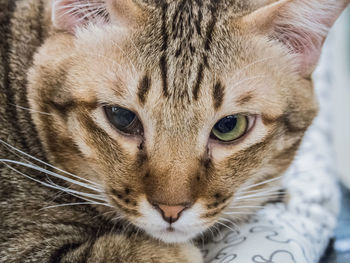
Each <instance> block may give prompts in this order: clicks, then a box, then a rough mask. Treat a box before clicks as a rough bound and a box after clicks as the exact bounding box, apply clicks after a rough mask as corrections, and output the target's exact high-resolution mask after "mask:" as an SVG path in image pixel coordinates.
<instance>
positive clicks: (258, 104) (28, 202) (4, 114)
mask: <svg viewBox="0 0 350 263" xmlns="http://www.w3.org/2000/svg"><path fill="white" fill-rule="evenodd" d="M11 2H12V1H11ZM257 2H259V3H260V4H257ZM271 2H274V1H243V0H232V1H209V0H205V1H186V0H183V1H158V0H154V1H151V0H150V1H134V2H130V1H120V2H118V4H116V3H114V4H113V1H112V2H111V1H109V2H108V3H110V5H107V7H108V8H109V9H108V10H109V12H110V16H111V19H110V20H111V21H112V22H108V23H107V24H103V25H88V26H87V27H86V28H85V29H81V30H80V31H78V32H77V33H72V32H71V31H69V30H68V32H64V31H62V28H59V29H61V30H58V29H57V28H53V27H52V25H51V23H50V22H49V20H48V18H49V13H50V12H49V11H50V10H51V8H50V1H43V2H41V1H36V0H17V1H16V3H15V4H14V3H13V2H12V3H11V4H10V1H6V0H0V10H5V11H1V12H0V15H1V16H0V19H2V21H1V28H0V29H1V30H0V41H1V56H2V58H3V61H4V63H2V64H0V66H1V68H0V74H1V75H0V77H1V83H0V85H1V86H0V88H1V93H0V105H1V106H2V107H1V109H0V121H1V126H0V127H1V129H0V138H1V140H3V141H5V142H7V143H9V144H11V145H13V146H14V147H16V148H18V149H21V150H23V151H25V152H27V153H28V154H31V155H33V156H36V157H37V158H39V159H41V160H48V161H49V162H50V163H51V164H53V165H55V166H56V167H59V168H60V169H63V170H65V171H67V172H69V173H72V174H75V175H78V176H79V177H81V178H84V179H88V180H90V181H92V182H94V183H96V184H98V185H99V187H100V188H101V189H102V193H100V194H96V192H95V191H94V190H93V189H86V188H84V187H83V186H81V185H74V184H73V185H66V182H64V181H61V180H55V179H52V180H53V181H54V182H55V183H56V184H59V185H63V186H65V187H68V186H69V187H71V189H74V190H75V191H80V193H83V194H86V195H84V196H89V198H88V199H90V200H92V201H96V200H99V199H98V198H103V199H104V201H103V202H105V204H108V205H109V206H108V207H106V206H102V205H98V204H96V205H89V206H87V205H85V206H66V207H56V208H52V209H47V210H40V208H43V207H47V206H50V205H55V204H56V205H57V204H58V205H60V204H65V203H74V202H80V201H79V199H78V198H76V197H74V196H70V195H59V196H57V191H56V190H51V189H49V188H47V187H45V186H42V185H40V184H38V183H37V182H33V181H30V180H29V179H28V178H25V177H23V174H21V173H19V172H20V171H22V173H24V174H28V175H31V176H32V177H34V178H36V179H38V180H40V181H42V182H45V175H44V174H41V173H39V172H36V171H34V170H31V169H25V168H23V167H20V166H16V165H10V164H8V163H7V165H6V162H5V163H4V162H3V163H1V162H0V172H1V180H2V182H1V183H2V188H1V191H2V193H1V195H0V196H1V200H2V204H4V205H1V209H2V218H3V222H4V224H3V226H2V231H1V232H2V233H4V235H2V237H1V244H0V247H1V249H0V258H1V259H0V261H3V262H18V261H19V260H23V259H24V261H25V262H32V261H40V262H46V261H50V260H51V261H53V262H79V261H81V262H114V261H118V262H200V261H201V258H200V255H199V252H198V250H197V249H196V248H195V247H193V246H191V247H189V248H188V247H186V246H185V245H179V244H164V243H159V242H158V241H155V240H154V239H153V238H151V237H149V235H148V234H150V235H153V237H156V238H158V239H161V237H160V235H159V234H155V233H152V231H151V230H150V229H151V226H149V225H147V226H146V224H149V223H152V222H149V221H150V220H149V219H150V217H148V218H147V217H146V215H145V213H146V212H145V211H148V212H150V211H153V210H154V209H153V208H152V205H151V204H152V203H158V204H163V205H168V206H169V205H173V206H178V205H183V206H186V207H189V208H187V209H186V211H184V213H183V215H181V217H185V216H186V213H187V214H190V213H191V211H195V212H193V213H195V214H196V216H197V217H196V220H197V221H196V222H194V223H196V224H197V225H200V228H198V229H196V231H197V232H195V231H194V232H193V233H191V231H192V228H191V225H189V226H187V228H186V227H184V231H187V232H188V233H186V234H188V235H187V236H186V239H185V238H180V237H179V238H177V237H174V238H172V237H169V238H168V237H167V238H164V239H163V241H167V242H169V243H176V242H185V241H188V240H189V239H191V238H194V237H195V236H197V235H198V234H199V233H200V232H205V230H206V229H208V228H209V227H212V226H213V225H214V224H215V223H216V222H217V221H218V220H219V219H220V218H221V217H223V212H224V211H226V212H230V211H235V210H233V209H232V207H230V206H231V205H234V206H240V205H244V206H254V205H261V204H264V203H265V202H268V201H271V200H275V199H276V196H272V195H271V196H266V197H261V198H258V199H255V200H244V199H243V200H241V201H237V200H236V199H235V198H236V197H237V196H239V195H238V194H242V193H243V192H242V190H244V188H243V187H244V186H245V187H249V185H252V184H255V183H259V182H262V181H264V180H267V179H273V178H276V177H277V176H279V175H281V174H282V173H283V172H284V171H285V170H286V169H287V167H288V166H289V165H290V163H291V162H292V160H293V158H294V155H295V152H296V151H297V149H298V146H299V144H300V142H301V140H302V137H303V134H304V132H305V131H306V129H307V128H308V126H309V125H310V124H311V123H312V120H313V118H314V116H315V115H316V112H317V103H316V101H315V97H314V93H313V84H312V81H311V79H310V76H303V75H302V74H299V73H300V72H298V70H297V66H296V63H295V60H294V59H295V57H294V56H293V55H291V54H289V53H288V49H287V48H286V47H285V46H284V45H283V44H282V43H279V42H271V41H268V40H267V38H266V36H263V35H259V34H255V33H252V32H251V31H250V30H246V29H247V26H246V25H245V24H244V23H243V22H244V21H243V20H241V18H242V17H245V15H247V14H250V13H251V12H252V11H254V10H256V9H258V8H260V7H261V6H263V5H265V4H269V3H271ZM2 7H4V8H2ZM124 7H126V9H125V10H127V12H125V13H122V11H121V10H124V9H123V8H124ZM113 21H116V22H118V25H119V27H117V26H113ZM242 21H243V22H242ZM110 23H112V25H111V24H110ZM59 25H62V26H67V25H66V24H64V23H62V24H59V23H57V25H56V27H57V26H58V27H59ZM34 54H35V55H34ZM259 61H260V62H259ZM29 68H30V70H29ZM26 75H28V78H27V77H26ZM27 79H28V83H27ZM28 102H29V104H28ZM106 103H107V104H110V105H119V106H122V107H125V108H127V109H129V110H132V111H133V112H135V113H136V114H137V115H138V117H139V119H140V120H141V121H142V123H143V128H144V135H143V137H142V136H125V135H123V134H122V133H120V132H118V131H117V130H116V129H115V128H113V127H112V126H111V125H110V124H109V123H108V121H107V120H106V118H105V116H104V112H103V110H102V105H104V104H106ZM14 105H18V106H22V107H26V108H30V111H31V112H29V111H27V110H25V109H20V108H16V106H14ZM28 105H30V106H28ZM236 113H244V114H249V115H251V116H254V118H255V124H254V125H252V127H251V129H250V130H249V132H248V134H247V135H246V136H244V137H243V138H241V139H239V140H238V141H237V142H234V143H231V144H227V143H219V142H217V141H214V140H212V139H208V138H209V135H210V131H211V129H212V127H213V126H214V125H215V123H216V122H217V121H218V120H219V119H221V118H223V117H225V116H227V115H231V114H236ZM32 120H33V121H32ZM33 123H34V125H35V127H34V125H33ZM0 147H1V148H0V150H1V151H0V153H1V155H0V157H1V158H5V157H6V158H7V159H13V160H19V159H18V158H19V157H18V156H17V155H15V154H14V153H13V152H11V151H9V148H8V147H6V146H5V145H4V144H0ZM35 163H37V162H35ZM9 165H10V166H12V167H13V168H16V169H20V171H14V170H11V168H10V167H9ZM40 165H41V164H40ZM41 166H42V165H41ZM55 171H56V172H57V170H55ZM68 177H69V178H71V179H74V177H73V176H71V175H70V176H67V178H68ZM78 181H80V182H84V181H83V179H80V180H79V179H78ZM276 185H277V186H278V182H277V181H271V183H266V184H264V185H257V186H256V187H251V188H249V191H255V190H256V191H259V190H261V189H269V188H271V187H273V186H276ZM78 195H79V194H78ZM243 195H244V193H243ZM278 195H279V194H278ZM91 196H95V197H96V199H95V198H93V197H91ZM152 209H153V210H152ZM240 211H242V212H247V211H251V209H248V210H246V209H243V210H240ZM153 212H155V213H156V214H157V213H158V211H156V210H154V211H153ZM157 215H158V216H159V217H160V214H159V213H158V214H157ZM117 217H118V218H119V219H118V220H116V221H113V220H115V218H117ZM224 217H225V218H229V220H233V222H240V221H242V220H244V219H245V218H246V217H245V216H243V215H242V216H239V215H235V216H234V217H231V216H224ZM157 220H158V219H157ZM159 220H161V217H160V219H159ZM130 223H131V224H130ZM194 223H193V222H192V224H194ZM129 225H132V226H131V227H129V229H128V231H126V228H128V226H129ZM175 226H176V225H175ZM147 227H149V228H147ZM175 228H176V227H175ZM139 230H141V231H139ZM139 232H141V233H139ZM170 232H171V231H170ZM170 232H169V233H167V234H166V235H171V233H170ZM51 261H50V262H51Z"/></svg>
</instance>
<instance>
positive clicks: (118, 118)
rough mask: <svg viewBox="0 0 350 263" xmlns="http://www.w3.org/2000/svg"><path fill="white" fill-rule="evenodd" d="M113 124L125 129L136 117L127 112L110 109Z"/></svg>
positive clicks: (119, 109) (116, 108)
mask: <svg viewBox="0 0 350 263" xmlns="http://www.w3.org/2000/svg"><path fill="white" fill-rule="evenodd" d="M112 116H113V123H115V124H117V126H120V127H127V126H128V125H130V124H131V123H132V122H133V120H134V119H135V117H136V115H135V114H134V113H132V112H131V111H129V110H126V109H123V108H118V107H112Z"/></svg>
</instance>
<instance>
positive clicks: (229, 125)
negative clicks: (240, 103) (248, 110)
mask: <svg viewBox="0 0 350 263" xmlns="http://www.w3.org/2000/svg"><path fill="white" fill-rule="evenodd" d="M247 128H248V118H247V117H246V116H244V115H239V114H237V115H231V116H227V117H225V118H223V119H221V120H220V121H218V122H217V123H216V124H215V126H214V128H213V130H212V135H213V136H214V137H215V138H216V139H218V140H220V141H223V142H230V141H234V140H237V139H239V138H240V137H242V136H243V135H244V134H245V133H246V131H247Z"/></svg>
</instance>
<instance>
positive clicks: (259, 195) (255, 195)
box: [235, 191, 281, 200]
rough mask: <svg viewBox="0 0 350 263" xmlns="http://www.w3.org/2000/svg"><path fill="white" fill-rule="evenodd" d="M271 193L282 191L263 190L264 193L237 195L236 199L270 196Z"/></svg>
mask: <svg viewBox="0 0 350 263" xmlns="http://www.w3.org/2000/svg"><path fill="white" fill-rule="evenodd" d="M271 194H281V192H273V191H270V192H269V191H268V192H263V193H258V194H251V195H242V196H237V197H236V198H235V200H241V199H246V198H249V197H263V196H269V195H271Z"/></svg>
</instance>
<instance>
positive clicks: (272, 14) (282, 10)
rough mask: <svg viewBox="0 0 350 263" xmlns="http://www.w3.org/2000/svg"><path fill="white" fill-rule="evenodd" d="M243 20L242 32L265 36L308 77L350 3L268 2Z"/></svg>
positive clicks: (331, 0) (345, 0) (327, 0)
mask: <svg viewBox="0 0 350 263" xmlns="http://www.w3.org/2000/svg"><path fill="white" fill-rule="evenodd" d="M270 2H272V3H270V4H268V5H267V6H264V7H262V8H260V9H258V10H256V11H254V12H252V13H250V14H248V15H246V16H245V17H243V18H242V20H240V25H241V26H242V28H243V30H245V31H251V32H253V33H257V34H263V35H267V36H268V37H269V38H271V39H275V40H277V41H279V42H281V43H283V44H284V45H286V46H287V47H288V48H289V50H290V51H291V52H292V53H293V54H295V55H296V59H297V64H298V69H299V71H300V73H301V74H302V75H303V76H310V75H311V74H312V72H313V71H314V69H315V67H316V64H317V62H318V60H319V57H320V54H321V48H322V45H323V43H324V40H325V38H326V36H327V34H328V31H329V29H330V28H331V27H332V25H333V24H334V22H335V21H336V19H337V18H338V17H339V15H340V14H341V13H342V11H343V10H344V9H345V8H346V7H347V6H348V4H349V3H350V0H277V1H276V0H271V1H270Z"/></svg>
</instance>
